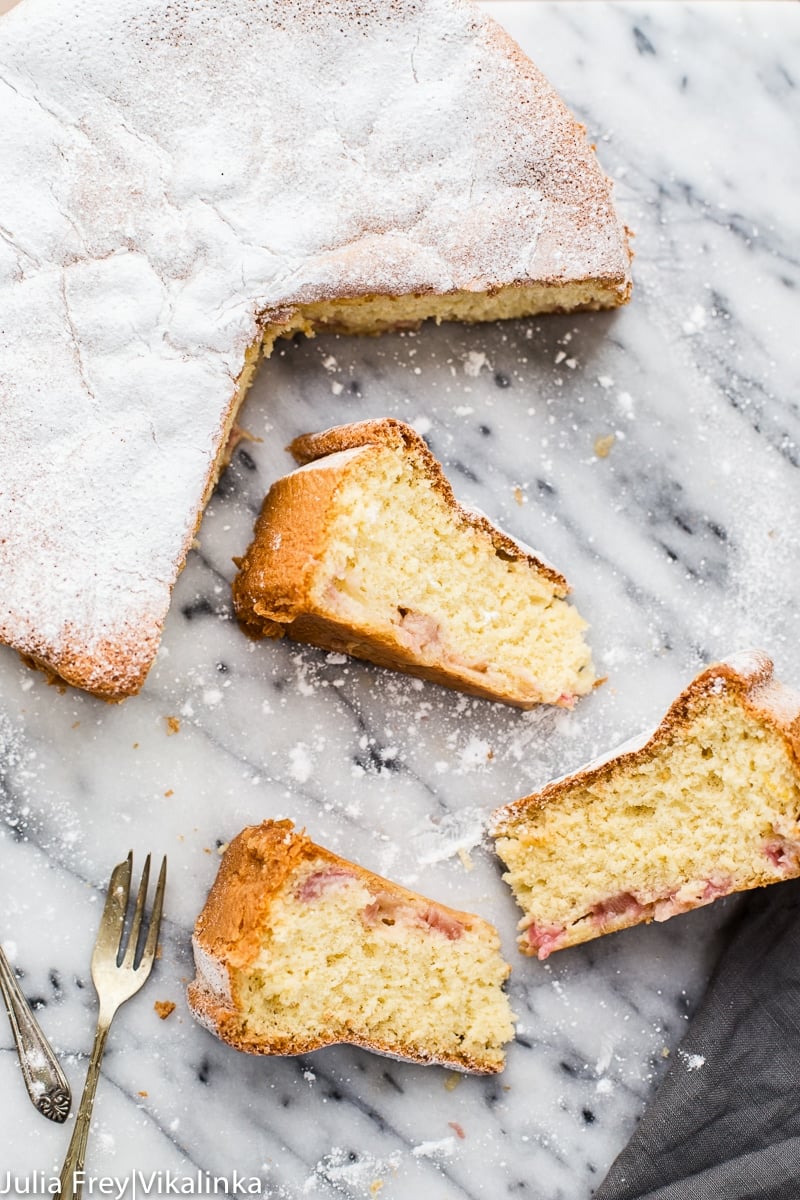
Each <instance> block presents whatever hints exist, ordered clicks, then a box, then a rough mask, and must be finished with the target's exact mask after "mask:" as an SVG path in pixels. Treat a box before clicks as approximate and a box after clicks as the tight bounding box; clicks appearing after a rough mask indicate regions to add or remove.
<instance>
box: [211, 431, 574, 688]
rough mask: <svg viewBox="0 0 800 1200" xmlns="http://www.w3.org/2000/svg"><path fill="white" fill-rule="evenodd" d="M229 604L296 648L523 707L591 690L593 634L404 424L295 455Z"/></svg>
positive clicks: (532, 559) (328, 435)
mask: <svg viewBox="0 0 800 1200" xmlns="http://www.w3.org/2000/svg"><path fill="white" fill-rule="evenodd" d="M291 448H292V450H293V453H294V454H295V457H296V458H298V459H299V461H300V462H302V463H303V464H304V465H303V466H301V467H300V468H299V469H298V470H297V471H294V472H293V473H292V474H291V475H288V476H285V477H284V478H282V479H280V480H278V481H277V482H276V483H275V484H274V485H273V487H272V488H271V489H270V492H269V494H268V496H267V498H266V500H265V502H264V506H263V509H262V512H261V516H260V518H259V521H258V523H257V525H256V532H255V538H254V541H253V543H252V544H251V546H250V548H249V549H248V551H247V553H246V555H245V557H244V559H243V560H242V561H241V567H240V571H239V574H238V576H237V578H236V580H235V581H234V587H233V594H234V602H235V606H236V611H237V614H238V616H239V618H240V620H241V621H242V622H243V624H244V625H245V627H246V628H247V629H248V631H249V632H250V633H252V634H253V635H255V636H269V637H280V636H282V635H283V634H288V635H289V636H290V637H292V638H294V639H296V640H297V641H305V642H311V643H312V644H313V645H315V646H321V647H324V648H326V649H329V650H333V651H344V652H346V653H348V654H355V655H357V656H359V657H361V658H367V659H369V660H371V661H372V662H376V663H379V664H380V665H382V666H388V667H394V668H396V669H398V670H401V671H406V672H408V673H410V674H413V675H419V676H421V677H422V678H425V679H430V680H433V681H434V682H437V683H443V684H446V685H447V686H449V687H454V688H458V689H460V690H461V691H465V692H469V693H471V694H473V695H477V696H483V697H486V698H489V699H493V700H501V701H504V702H506V703H508V704H514V705H517V706H518V707H520V708H532V707H533V706H534V705H536V704H539V703H547V704H556V705H560V706H561V707H566V708H571V707H572V705H573V704H574V703H575V700H576V699H577V697H579V696H581V695H585V694H586V693H587V692H588V691H590V690H591V689H592V687H593V686H594V684H595V675H594V671H593V668H592V662H591V652H590V650H589V647H588V646H587V644H586V642H585V641H584V638H583V631H584V629H585V628H586V623H585V621H584V620H583V618H582V617H581V616H580V614H579V613H578V611H577V609H576V608H575V607H574V606H573V605H572V604H570V603H568V601H567V600H566V599H565V597H566V593H567V591H568V585H567V582H566V580H565V579H564V577H563V576H562V575H560V574H559V573H558V572H557V571H556V570H555V569H554V568H553V567H551V566H550V565H549V564H548V563H545V562H544V561H542V560H541V559H540V558H538V557H537V556H536V554H535V552H534V551H531V550H529V548H528V547H525V546H523V545H522V544H521V543H519V542H517V541H515V540H514V539H513V538H511V537H510V536H508V535H507V534H505V533H503V532H502V531H501V530H499V529H497V528H496V527H495V526H493V525H492V524H491V523H490V522H489V521H488V519H487V518H486V517H484V516H483V515H482V514H480V513H476V512H474V511H472V510H469V509H465V508H463V507H462V506H461V505H459V504H458V503H457V502H456V499H455V497H454V495H453V492H452V489H451V487H450V484H449V483H448V482H447V480H446V478H445V476H444V474H443V472H442V469H441V467H440V465H439V463H438V462H437V461H436V459H435V458H434V457H433V455H432V454H431V452H430V451H429V450H428V448H427V446H426V445H425V442H424V441H423V440H422V438H421V437H420V436H419V435H418V434H416V433H415V432H414V430H413V429H411V427H410V426H408V425H405V424H403V423H402V422H400V421H395V420H391V419H388V418H387V419H384V420H380V421H363V422H359V423H357V424H353V425H346V426H339V427H338V428H336V429H330V430H326V431H325V432H324V433H321V434H311V435H306V436H304V437H301V438H298V439H297V440H296V441H295V442H294V443H293V444H292V447H291Z"/></svg>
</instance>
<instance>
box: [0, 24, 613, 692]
mask: <svg viewBox="0 0 800 1200" xmlns="http://www.w3.org/2000/svg"><path fill="white" fill-rule="evenodd" d="M0 24H1V32H0V111H1V112H2V120H1V121H0V331H1V336H0V423H1V424H2V430H3V433H2V437H0V642H6V643H8V644H9V645H10V646H13V647H14V648H15V649H16V650H18V651H19V652H20V653H22V654H23V655H25V656H27V658H28V660H29V661H32V662H35V663H38V664H39V665H41V666H43V667H45V668H46V669H47V670H49V671H51V672H53V673H55V674H56V675H58V676H60V677H61V678H62V679H65V680H67V681H68V682H69V683H72V684H75V685H77V686H79V687H83V688H86V689H88V690H89V691H91V692H94V693H96V694H97V695H99V696H104V697H107V698H110V699H111V698H120V697H123V696H126V695H130V694H132V693H133V692H135V691H137V690H138V688H139V687H141V685H142V682H143V680H144V678H145V675H146V673H147V671H148V669H149V667H150V664H151V663H152V661H153V658H154V656H155V654H156V651H157V648H158V643H159V639H160V636H161V628H162V624H163V621H164V618H165V615H166V612H167V607H168V604H169V599H170V593H171V590H172V586H173V584H174V582H175V579H176V577H177V575H178V572H179V571H180V569H181V567H182V565H183V563H184V560H185V558H186V555H187V553H188V550H189V548H190V546H191V545H192V541H193V538H194V536H195V532H196V529H197V525H198V522H199V520H200V515H201V512H202V508H203V505H204V504H205V501H206V500H207V499H208V496H209V494H210V492H211V489H212V488H213V487H214V484H215V481H216V479H217V476H218V474H219V471H220V469H221V466H222V463H223V460H224V448H225V445H226V442H227V440H228V437H229V434H230V432H231V429H232V427H233V423H234V421H235V416H236V411H237V409H238V407H239V405H240V404H241V402H242V400H243V398H244V395H245V393H246V391H247V389H248V387H249V385H250V382H251V380H252V378H253V373H254V370H255V367H256V363H257V361H258V359H259V357H260V356H261V355H268V354H270V353H271V351H272V348H273V345H274V343H275V340H276V338H279V337H284V336H293V335H294V334H296V333H298V332H301V331H302V332H305V333H308V334H311V333H313V332H314V331H315V330H337V331H341V332H345V333H367V332H369V333H377V332H380V331H381V330H384V329H397V328H406V327H412V326H416V325H418V324H419V323H420V322H421V321H423V320H425V319H427V318H432V319H434V320H436V321H443V320H463V321H487V320H489V321H494V320H496V319H497V318H500V317H519V316H524V315H527V314H531V313H540V312H551V311H564V310H575V309H596V308H611V307H615V306H617V305H620V304H624V303H625V302H626V300H627V299H628V296H629V294H630V288H631V277H630V253H629V249H628V241H627V235H626V230H625V227H624V226H623V224H622V222H621V221H620V219H619V217H618V215H617V213H616V212H615V210H614V207H613V203H612V198H611V185H610V183H609V181H608V180H607V179H606V177H605V176H604V174H603V172H602V170H601V169H600V166H599V165H598V163H597V160H596V158H595V156H594V152H593V150H592V148H591V147H590V145H589V143H588V141H587V138H586V135H585V130H584V129H583V127H582V126H580V125H579V124H578V123H577V122H576V121H575V119H574V117H573V116H572V115H571V114H570V113H569V112H568V110H567V109H566V107H565V105H564V104H563V103H562V101H561V100H560V99H559V97H558V96H557V95H556V93H555V92H554V91H553V89H552V87H551V86H550V85H549V84H548V83H547V81H546V80H545V79H544V77H543V76H542V75H541V73H540V72H539V71H538V70H537V69H536V68H535V67H534V66H533V64H532V63H530V62H529V61H528V60H527V59H526V58H525V57H524V55H523V54H522V53H521V52H520V50H519V48H518V47H517V46H516V45H515V44H514V43H513V42H512V41H511V39H510V38H509V37H508V36H507V35H506V34H505V33H504V32H503V30H502V29H501V28H500V27H499V26H498V25H497V24H496V23H495V22H494V21H493V20H492V19H491V18H490V17H489V16H487V15H485V14H484V13H482V12H481V11H480V9H479V8H478V7H477V6H475V5H473V4H471V3H466V2H465V0H359V2H358V3H342V0H202V2H200V0H175V2H173V3H166V0H114V3H108V0H25V2H24V3H22V4H20V5H18V6H17V7H15V8H14V9H13V10H12V11H11V12H10V13H8V14H6V15H5V16H4V17H2V20H1V22H0Z"/></svg>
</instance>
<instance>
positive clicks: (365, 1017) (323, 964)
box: [189, 821, 514, 1074]
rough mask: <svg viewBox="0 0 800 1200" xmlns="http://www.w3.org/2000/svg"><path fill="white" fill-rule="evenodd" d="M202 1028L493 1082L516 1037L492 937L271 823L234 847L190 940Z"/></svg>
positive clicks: (245, 1041) (274, 1048)
mask: <svg viewBox="0 0 800 1200" xmlns="http://www.w3.org/2000/svg"><path fill="white" fill-rule="evenodd" d="M194 950H195V962H196V964H197V978H196V979H195V980H194V982H193V983H192V984H191V985H190V987H189V1003H190V1007H191V1008H192V1010H193V1012H194V1014H195V1016H196V1017H197V1018H198V1019H199V1020H200V1022H201V1023H202V1024H204V1025H206V1026H207V1027H208V1028H209V1029H211V1030H212V1032H214V1033H216V1034H218V1036H219V1037H221V1038H222V1039H223V1040H224V1041H227V1042H230V1043H231V1044H232V1045H234V1046H236V1047H237V1048H238V1049H240V1050H246V1051H249V1052H251V1053H254V1054H304V1053H306V1052H308V1051H311V1050H315V1049H317V1048H318V1047H320V1046H325V1045H328V1044H330V1043H333V1042H350V1043H353V1044H354V1045H358V1046H364V1047H366V1048H367V1049H369V1050H375V1051H378V1052H380V1053H384V1054H390V1055H393V1056H395V1057H397V1058H405V1059H410V1060H412V1061H415V1062H421V1063H440V1064H443V1065H447V1066H449V1067H452V1068H454V1069H455V1070H461V1071H473V1072H477V1073H482V1074H485V1073H493V1072H496V1071H500V1070H502V1068H503V1066H504V1054H503V1045H504V1043H505V1042H507V1041H509V1040H510V1039H511V1038H512V1037H513V1036H514V1029H513V1021H512V1014H511V1010H510V1007H509V1003H508V998H507V996H506V994H505V992H504V991H503V986H502V985H503V982H504V981H505V979H506V977H507V976H508V972H509V968H508V966H507V964H506V963H505V962H504V961H503V959H502V958H501V956H500V952H499V938H498V936H497V932H496V930H495V929H494V928H493V927H492V926H491V925H489V924H487V922H485V921H483V920H481V918H480V917H476V916H474V915H472V914H471V913H464V912H458V911H456V910H455V909H451V908H447V907H445V906H444V905H441V904H437V903H435V902H434V901H432V900H428V899H426V898H425V897H424V896H419V895H417V894H416V893H414V892H410V891H408V890H407V889H405V888H403V887H400V886H399V885H398V884H395V883H391V882H390V881H389V880H386V879H382V878H381V877H380V876H378V875H373V874H372V873H371V872H369V871H365V870H364V869H363V868H361V867H359V866H357V865H356V864H355V863H352V862H348V861H347V860H345V859H343V858H339V857H338V856H337V855H335V854H332V853H331V852H330V851H328V850H325V849H323V848H322V847H321V846H317V845H315V844H314V843H313V842H311V841H310V840H309V839H308V838H307V837H306V836H305V834H304V833H300V832H297V831H296V830H295V829H294V827H293V825H292V822H291V821H265V822H264V823H263V824H262V825H260V826H253V827H250V828H247V829H245V830H243V832H242V833H240V834H239V836H238V837H237V838H236V839H235V840H234V841H233V842H232V843H231V845H230V847H229V848H228V850H227V851H226V853H225V856H224V858H223V861H222V864H221V866H220V870H219V875H218V877H217V880H216V883H215V884H214V887H213V888H212V891H211V893H210V895H209V898H208V901H207V903H206V905H205V908H204V909H203V911H202V913H201V914H200V916H199V918H198V920H197V925H196V929H195V938H194Z"/></svg>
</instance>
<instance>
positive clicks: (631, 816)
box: [493, 652, 800, 959]
mask: <svg viewBox="0 0 800 1200" xmlns="http://www.w3.org/2000/svg"><path fill="white" fill-rule="evenodd" d="M798 756H800V695H798V694H797V693H795V692H792V691H790V690H789V689H788V688H786V687H784V686H783V685H782V684H780V683H778V682H777V680H774V679H773V678H772V662H771V661H770V659H769V658H767V657H766V655H764V654H761V653H758V652H751V653H748V654H743V655H737V656H735V657H734V658H731V659H728V660H725V661H724V662H721V663H717V664H716V665H715V666H711V667H709V668H708V669H707V670H705V671H704V672H703V673H702V674H701V675H699V676H698V677H697V678H696V679H695V680H694V681H693V682H692V683H691V684H690V685H689V686H688V688H686V690H685V691H684V692H682V693H681V695H680V696H679V697H678V698H677V700H675V702H674V703H673V704H672V706H671V708H670V709H669V711H668V713H667V714H666V716H665V717H664V719H663V721H662V722H661V724H660V725H659V726H658V728H657V729H656V730H655V732H653V733H651V734H649V735H646V736H645V737H644V738H642V739H639V740H638V744H635V745H632V744H628V745H626V746H625V747H621V748H620V749H619V750H618V751H615V752H613V753H612V754H611V755H609V756H607V757H606V758H604V759H600V760H598V761H597V762H595V763H590V764H589V765H588V766H586V767H584V768H583V769H582V770H580V771H577V772H576V773H575V774H573V775H569V776H565V777H564V778H562V779H558V780H555V781H554V782H553V783H550V784H548V786H547V787H546V788H544V790H543V791H541V792H538V793H536V794H534V795H531V796H526V797H524V798H523V799H522V800H518V801H516V802H515V803H514V804H509V805H508V806H507V807H505V808H501V809H499V810H498V811H497V812H496V813H495V816H494V822H495V825H494V831H493V832H494V836H495V838H496V841H497V851H498V854H499V855H500V857H501V858H502V859H503V861H504V862H505V864H506V865H507V867H508V872H507V874H506V875H505V876H504V878H505V879H506V880H507V881H508V883H509V884H510V885H511V888H512V890H513V892H514V895H515V896H516V899H517V901H518V903H519V905H520V907H521V908H522V910H523V912H524V913H525V916H524V918H523V919H522V921H521V922H520V928H521V930H522V934H521V936H520V939H519V947H520V949H521V950H522V952H523V953H524V954H531V955H533V954H536V955H538V957H539V958H540V959H544V958H547V956H548V955H549V954H550V953H551V952H552V951H553V950H560V949H562V948H563V947H566V946H574V945H576V944H578V943H579V942H585V941H588V940H589V939H591V938H595V937H598V936H599V935H601V934H605V933H611V932H613V931H614V930H617V929H624V928H626V927H627V926H629V925H636V924H638V923H640V922H643V921H653V920H655V921H665V920H667V918H668V917H672V916H675V915H676V914H678V913H683V912H687V911H688V910H689V909H692V908H698V907H700V906H701V905H704V904H709V903H710V902H711V901H712V900H715V899H717V898H718V897H720V896H726V895H728V894H729V893H730V892H737V891H743V890H745V889H747V888H755V887H762V886H764V885H765V884H769V883H775V882H777V881H779V880H782V879H788V878H790V877H792V876H795V875H800V761H799V758H798Z"/></svg>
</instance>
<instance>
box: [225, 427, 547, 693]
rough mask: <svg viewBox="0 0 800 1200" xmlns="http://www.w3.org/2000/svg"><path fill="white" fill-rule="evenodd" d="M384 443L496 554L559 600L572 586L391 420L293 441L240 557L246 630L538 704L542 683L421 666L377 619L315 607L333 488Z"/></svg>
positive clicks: (447, 665) (459, 665)
mask: <svg viewBox="0 0 800 1200" xmlns="http://www.w3.org/2000/svg"><path fill="white" fill-rule="evenodd" d="M386 447H389V448H390V449H395V450H398V451H400V452H401V453H404V454H409V455H412V456H413V459H414V462H415V465H416V466H417V467H418V469H419V470H420V471H421V472H424V473H425V475H426V476H427V477H428V479H429V480H430V482H431V485H432V486H433V487H434V488H435V489H436V491H437V492H438V494H439V495H440V496H441V497H442V498H443V500H444V501H445V503H446V504H447V505H448V506H449V507H450V508H451V509H452V511H453V512H454V513H455V514H456V515H457V518H458V519H459V520H460V521H463V522H464V523H466V524H468V525H469V526H471V528H472V529H474V530H476V532H477V533H478V534H479V536H481V537H483V538H488V539H489V540H490V541H491V544H492V546H493V548H494V550H495V552H496V553H498V554H500V555H501V556H503V557H506V558H508V559H512V560H517V561H524V562H525V563H527V564H528V565H529V566H530V567H531V568H532V569H533V570H535V571H536V572H537V574H539V575H540V576H544V577H545V579H547V581H548V582H549V583H550V584H551V585H552V586H553V588H554V592H555V595H556V596H557V597H559V598H561V597H563V596H564V595H565V594H566V593H567V592H568V591H569V586H568V584H567V582H566V580H565V579H564V577H563V576H562V575H560V574H559V573H558V572H557V571H555V570H554V569H553V568H552V567H550V566H549V565H548V564H546V563H543V562H542V561H541V560H540V559H538V558H536V557H535V556H533V555H532V554H529V553H528V552H527V551H526V549H525V548H524V547H522V546H520V545H519V544H518V543H517V542H515V541H514V540H513V538H511V537H509V536H508V535H507V534H505V533H503V532H502V530H499V529H496V528H495V527H494V526H493V525H492V524H491V522H490V521H489V520H488V519H487V518H486V517H484V516H483V515H482V514H480V513H475V512H471V511H469V510H467V509H464V508H463V507H462V506H461V505H460V504H459V503H458V502H457V500H456V498H455V496H454V494H453V490H452V488H451V486H450V484H449V482H448V480H447V478H446V476H445V475H444V472H443V471H442V468H441V466H440V464H439V463H438V462H437V460H436V459H435V458H434V456H433V454H432V453H431V451H430V450H429V449H428V447H427V445H426V444H425V442H424V440H423V439H422V438H421V437H420V435H419V434H418V433H417V432H416V431H415V430H414V429H412V428H411V426H409V425H406V424H405V423H404V422H402V421H397V420H394V419H393V418H388V417H387V418H383V419H380V420H371V421H361V422H358V423H353V424H348V425H340V426H337V427H335V428H332V429H326V430H323V431H322V432H321V433H312V434H305V435H303V436H302V437H299V438H296V439H295V440H294V441H293V442H292V444H291V446H290V447H289V449H290V451H291V452H292V454H293V455H294V457H295V458H296V459H297V460H298V462H299V463H301V464H302V466H301V469H300V470H298V471H294V472H292V473H291V474H289V475H285V476H283V477H282V478H281V479H278V480H277V481H276V482H275V483H274V484H273V485H272V487H271V488H270V490H269V493H268V494H267V496H266V499H265V500H264V504H263V506H262V509H261V513H260V515H259V518H258V520H257V522H256V527H255V533H254V537H253V541H252V542H251V544H250V546H249V548H248V550H247V553H246V554H245V556H244V558H242V559H241V560H239V568H240V569H239V573H238V575H237V576H236V578H235V580H234V583H233V600H234V606H235V609H236V614H237V617H238V618H239V621H240V622H241V624H242V627H243V628H244V630H245V632H247V633H248V634H249V635H250V636H252V637H255V638H260V637H283V636H288V637H290V638H292V639H293V640H295V641H300V642H306V643H309V644H311V645H313V646H318V647H320V648H321V649H325V650H333V651H340V652H344V653H346V654H355V655H356V656H358V657H362V658H366V659H369V660H370V661H371V662H374V663H377V664H378V665H379V666H383V667H389V668H390V669H393V670H399V671H403V672H405V673H406V674H410V675H414V676H416V677H418V678H420V679H426V680H428V681H430V682H432V683H438V684H441V685H443V686H445V687H451V688H457V689H458V690H459V691H462V692H465V693H467V694H468V695H472V696H478V697H480V698H482V699H488V700H495V701H501V702H503V703H505V704H511V705H514V706H515V707H518V708H522V709H531V708H534V707H535V706H536V705H537V704H540V703H541V702H542V695H541V692H540V691H539V689H538V687H537V686H536V682H535V680H530V681H527V682H526V681H525V679H523V677H522V676H520V678H519V680H517V681H513V682H509V680H508V679H507V678H505V677H503V676H500V675H499V674H497V673H494V672H492V670H491V665H490V664H488V663H487V664H485V665H484V664H481V665H480V666H479V665H473V664H471V663H470V664H466V663H464V662H462V661H459V660H458V659H457V658H456V657H455V656H449V657H448V656H447V653H446V650H445V649H443V650H442V657H441V660H440V661H439V662H437V663H435V664H431V663H424V662H420V661H419V655H418V654H415V653H414V651H413V649H409V648H406V647H405V646H404V645H402V643H401V642H400V641H399V640H398V639H397V638H396V637H395V636H392V635H391V633H386V632H385V631H384V630H382V629H381V628H379V627H378V626H377V625H376V626H374V627H370V628H368V629H367V628H365V629H363V630H360V631H359V630H354V629H353V628H352V626H351V625H349V624H348V623H347V622H346V621H339V620H337V619H336V617H335V615H331V614H329V613H321V612H319V611H316V608H317V606H316V605H315V604H314V603H313V601H312V598H311V591H312V585H313V582H314V576H315V571H316V568H317V566H318V562H319V560H320V558H321V557H322V555H323V552H324V548H325V545H326V539H327V535H328V528H329V525H330V523H331V521H332V520H333V518H334V516H335V498H336V492H337V490H338V488H339V486H340V485H341V484H342V483H343V481H344V480H345V478H346V477H347V474H348V472H349V471H350V470H351V468H352V467H353V465H356V466H357V465H358V464H359V463H361V462H363V458H362V456H368V455H369V454H371V453H373V454H376V453H380V452H382V451H383V450H384V448H386ZM345 456H346V457H345ZM352 456H356V457H352ZM311 464H313V466H312V465H311Z"/></svg>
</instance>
